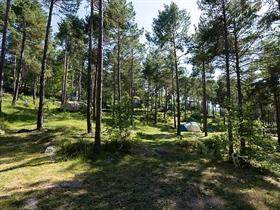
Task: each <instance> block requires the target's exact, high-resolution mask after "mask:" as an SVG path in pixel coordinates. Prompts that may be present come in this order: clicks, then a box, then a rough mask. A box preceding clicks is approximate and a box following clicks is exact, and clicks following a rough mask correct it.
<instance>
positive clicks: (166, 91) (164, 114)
mask: <svg viewBox="0 0 280 210" xmlns="http://www.w3.org/2000/svg"><path fill="white" fill-rule="evenodd" d="M167 106H168V89H167V87H165V105H164V113H163V118H164V119H166V113H167V109H168V108H167Z"/></svg>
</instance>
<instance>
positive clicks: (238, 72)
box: [233, 21, 246, 154]
mask: <svg viewBox="0 0 280 210" xmlns="http://www.w3.org/2000/svg"><path fill="white" fill-rule="evenodd" d="M233 32H234V48H235V49H234V51H235V66H236V76H237V95H238V117H239V128H238V129H239V135H240V153H241V154H244V153H245V150H246V142H245V138H244V137H243V130H244V128H243V95H242V89H241V69H240V61H239V42H238V34H237V31H236V22H235V21H234V30H233Z"/></svg>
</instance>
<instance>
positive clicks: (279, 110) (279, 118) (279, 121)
mask: <svg viewBox="0 0 280 210" xmlns="http://www.w3.org/2000/svg"><path fill="white" fill-rule="evenodd" d="M274 104H275V110H276V125H277V137H278V149H277V151H279V152H280V103H279V95H278V93H277V92H275V93H274Z"/></svg>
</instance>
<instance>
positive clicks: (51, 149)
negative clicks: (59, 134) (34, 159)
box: [44, 146, 56, 155]
mask: <svg viewBox="0 0 280 210" xmlns="http://www.w3.org/2000/svg"><path fill="white" fill-rule="evenodd" d="M55 151H56V148H55V146H48V147H47V148H46V150H45V152H44V153H45V154H48V155H54V153H55Z"/></svg>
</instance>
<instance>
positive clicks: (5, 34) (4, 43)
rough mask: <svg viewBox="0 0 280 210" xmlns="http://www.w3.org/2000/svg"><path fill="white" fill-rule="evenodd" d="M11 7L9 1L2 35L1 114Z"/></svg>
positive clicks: (0, 58)
mask: <svg viewBox="0 0 280 210" xmlns="http://www.w3.org/2000/svg"><path fill="white" fill-rule="evenodd" d="M10 5H11V0H7V1H6V11H5V16H4V26H3V29H2V31H3V34H2V48H1V57H0V113H1V112H2V101H3V86H4V62H5V56H6V40H7V31H8V19H9V12H10Z"/></svg>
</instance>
